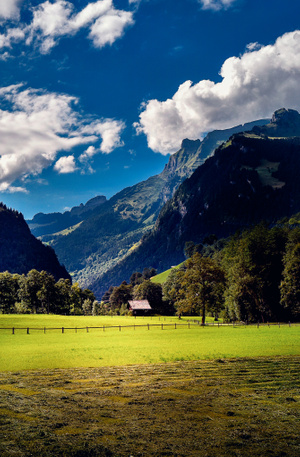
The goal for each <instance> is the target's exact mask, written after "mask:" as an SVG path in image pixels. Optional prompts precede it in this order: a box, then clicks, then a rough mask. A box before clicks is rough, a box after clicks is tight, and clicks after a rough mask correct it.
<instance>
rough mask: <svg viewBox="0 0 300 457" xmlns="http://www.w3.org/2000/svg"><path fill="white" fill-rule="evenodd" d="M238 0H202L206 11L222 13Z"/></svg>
mask: <svg viewBox="0 0 300 457" xmlns="http://www.w3.org/2000/svg"><path fill="white" fill-rule="evenodd" d="M235 2H236V0H200V3H201V4H202V8H203V9H204V10H213V11H220V10H222V9H228V8H230V7H231V6H232V5H233V3H235Z"/></svg>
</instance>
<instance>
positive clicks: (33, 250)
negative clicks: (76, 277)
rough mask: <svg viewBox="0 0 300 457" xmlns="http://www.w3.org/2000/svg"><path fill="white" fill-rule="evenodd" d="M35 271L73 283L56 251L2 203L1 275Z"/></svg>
mask: <svg viewBox="0 0 300 457" xmlns="http://www.w3.org/2000/svg"><path fill="white" fill-rule="evenodd" d="M33 268H34V269H36V270H38V271H42V270H45V271H47V272H48V273H51V274H52V275H53V276H54V277H55V279H56V280H58V279H60V278H69V279H70V275H69V274H68V272H67V271H66V269H65V267H63V266H62V265H60V264H59V262H58V260H57V257H56V254H55V252H54V250H53V249H52V248H50V247H49V246H44V245H43V244H42V243H41V242H40V241H39V240H37V239H36V238H35V237H34V236H33V235H32V234H31V233H30V230H29V227H28V225H27V224H26V222H25V220H24V218H23V215H22V214H21V213H19V212H17V211H14V210H11V209H8V208H7V207H6V206H5V205H3V204H2V203H0V271H9V272H10V273H18V274H23V273H24V274H26V273H28V271H30V270H32V269H33Z"/></svg>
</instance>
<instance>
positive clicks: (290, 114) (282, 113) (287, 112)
mask: <svg viewBox="0 0 300 457" xmlns="http://www.w3.org/2000/svg"><path fill="white" fill-rule="evenodd" d="M295 121H296V122H300V114H299V113H298V111H296V110H294V109H285V108H281V109H278V110H277V111H275V113H274V114H273V116H272V121H271V122H272V123H273V124H282V123H285V124H287V123H291V122H295Z"/></svg>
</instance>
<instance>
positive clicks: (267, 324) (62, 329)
mask: <svg viewBox="0 0 300 457" xmlns="http://www.w3.org/2000/svg"><path fill="white" fill-rule="evenodd" d="M298 325H300V323H291V322H271V323H270V322H265V323H257V324H247V323H245V322H233V323H223V322H210V323H206V324H205V325H202V323H201V322H200V321H199V320H190V321H186V322H174V323H171V324H166V323H163V322H160V323H156V324H149V323H147V324H132V325H102V326H95V327H94V326H84V327H0V331H1V330H10V331H11V334H12V335H15V333H16V332H17V331H19V330H26V333H27V334H28V335H29V334H30V333H31V332H34V331H41V332H43V333H47V332H48V331H51V330H56V331H60V332H61V333H65V331H67V330H74V332H75V333H77V332H78V331H80V330H83V331H86V332H87V333H89V331H90V330H102V331H103V332H105V331H106V330H109V329H118V330H119V331H120V332H121V331H122V329H127V328H132V329H134V330H135V329H138V328H143V327H144V328H147V330H150V329H151V328H154V327H155V328H160V329H161V330H167V329H174V330H176V329H178V328H182V327H185V328H191V327H200V328H204V327H241V326H242V327H246V326H247V327H248V326H251V327H257V328H259V327H271V326H272V327H274V326H276V327H279V328H280V327H281V326H289V327H291V326H298Z"/></svg>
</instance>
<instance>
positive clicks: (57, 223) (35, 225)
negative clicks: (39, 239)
mask: <svg viewBox="0 0 300 457" xmlns="http://www.w3.org/2000/svg"><path fill="white" fill-rule="evenodd" d="M105 202H106V197H104V196H102V195H100V196H98V197H94V198H92V199H91V200H89V201H88V202H87V203H86V204H85V205H84V204H83V203H81V204H80V205H79V206H75V207H74V208H72V209H71V210H70V211H65V212H64V213H50V214H44V213H38V214H36V215H35V216H34V217H33V219H31V220H27V221H26V222H27V223H28V225H29V228H30V230H31V233H32V234H33V235H34V236H43V235H50V234H54V233H57V232H61V231H62V230H65V229H67V228H71V227H73V226H75V225H77V224H79V223H81V222H82V221H83V220H84V219H87V218H88V217H89V215H90V214H91V212H92V211H93V210H94V209H95V208H97V207H98V206H100V205H102V204H103V203H105ZM44 239H46V238H44ZM50 239H51V237H50Z"/></svg>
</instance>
